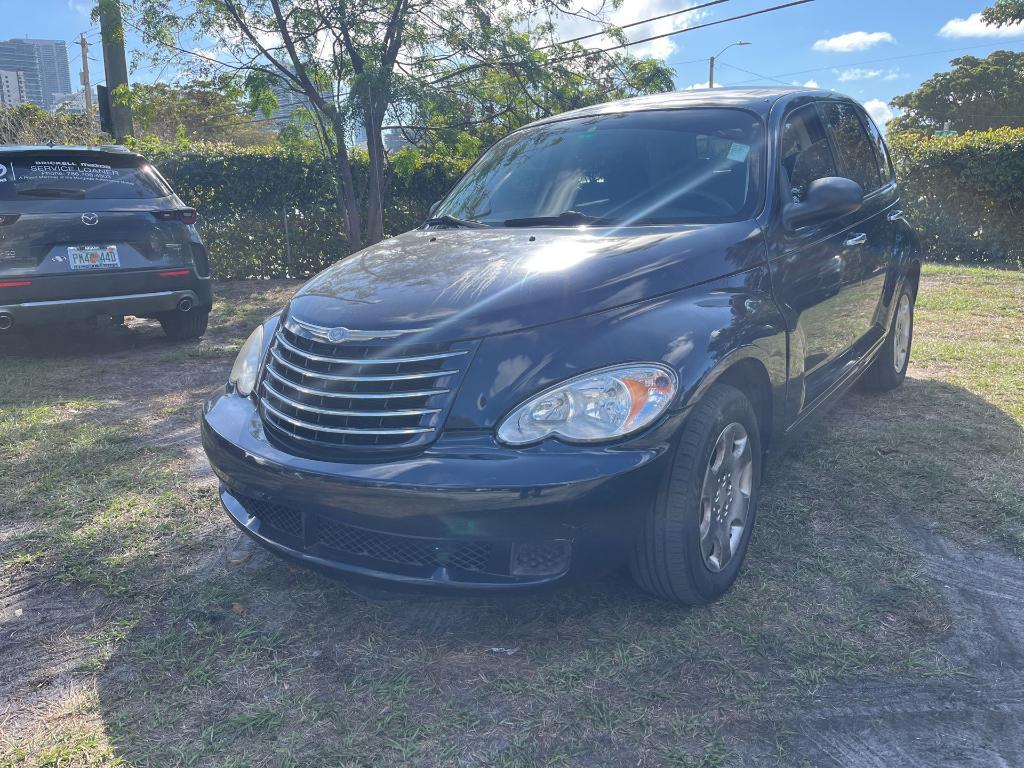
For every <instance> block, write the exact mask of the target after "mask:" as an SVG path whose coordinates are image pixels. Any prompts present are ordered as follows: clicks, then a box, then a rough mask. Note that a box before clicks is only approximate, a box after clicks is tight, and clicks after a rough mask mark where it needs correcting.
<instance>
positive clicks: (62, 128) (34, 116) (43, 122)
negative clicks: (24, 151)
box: [0, 104, 110, 144]
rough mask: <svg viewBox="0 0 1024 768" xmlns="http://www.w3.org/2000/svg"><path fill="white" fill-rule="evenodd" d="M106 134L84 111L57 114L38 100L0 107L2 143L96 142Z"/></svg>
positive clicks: (0, 138)
mask: <svg viewBox="0 0 1024 768" xmlns="http://www.w3.org/2000/svg"><path fill="white" fill-rule="evenodd" d="M104 136H105V134H101V133H99V132H98V131H97V130H96V128H94V127H93V125H92V123H91V121H90V120H89V118H88V117H87V116H86V115H84V114H80V113H74V112H61V113H58V114H55V115H54V114H50V113H49V112H47V111H46V110H45V109H42V108H41V107H38V106H36V105H35V104H19V105H18V106H16V107H0V144H51V143H52V144H95V143H98V142H100V141H102V140H103V137H104ZM106 138H107V140H109V138H110V137H109V136H108V137H106Z"/></svg>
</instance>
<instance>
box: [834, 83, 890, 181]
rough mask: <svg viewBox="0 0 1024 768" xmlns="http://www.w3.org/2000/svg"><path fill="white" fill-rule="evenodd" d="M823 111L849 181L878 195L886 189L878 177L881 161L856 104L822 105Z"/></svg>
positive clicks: (838, 102)
mask: <svg viewBox="0 0 1024 768" xmlns="http://www.w3.org/2000/svg"><path fill="white" fill-rule="evenodd" d="M821 111H822V115H823V117H824V118H825V124H826V125H827V126H828V129H829V131H831V132H832V138H833V140H834V141H835V143H836V149H837V150H838V151H839V157H840V159H841V160H842V162H843V167H844V169H845V171H846V173H845V175H846V177H847V178H849V179H853V180H854V181H856V182H857V183H858V184H860V185H861V187H863V188H864V194H865V195H867V194H869V193H871V192H874V191H875V190H876V189H878V188H879V187H880V186H882V180H881V178H880V177H879V175H878V160H877V159H876V158H875V150H874V149H873V148H872V147H871V139H869V138H868V134H867V132H866V131H865V130H864V124H863V123H861V121H860V117H859V116H858V115H857V109H856V108H855V107H854V106H853V105H852V104H847V103H844V102H840V101H828V102H824V103H822V105H821Z"/></svg>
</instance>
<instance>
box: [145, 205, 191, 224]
mask: <svg viewBox="0 0 1024 768" xmlns="http://www.w3.org/2000/svg"><path fill="white" fill-rule="evenodd" d="M153 215H154V216H156V218H157V220H159V221H180V222H181V223H182V224H195V223H196V222H197V221H198V220H199V212H198V211H197V210H196V209H195V208H181V209H179V210H177V211H153Z"/></svg>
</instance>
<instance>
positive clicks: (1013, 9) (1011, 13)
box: [981, 0, 1024, 27]
mask: <svg viewBox="0 0 1024 768" xmlns="http://www.w3.org/2000/svg"><path fill="white" fill-rule="evenodd" d="M981 17H982V18H983V19H984V20H985V22H986V23H987V24H995V25H996V26H997V27H1003V26H1006V25H1007V24H1016V23H1017V22H1019V21H1024V0H996V4H995V5H993V6H992V7H991V8H987V9H985V12H984V13H983V14H982V15H981Z"/></svg>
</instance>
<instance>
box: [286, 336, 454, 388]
mask: <svg viewBox="0 0 1024 768" xmlns="http://www.w3.org/2000/svg"><path fill="white" fill-rule="evenodd" d="M278 341H280V339H278ZM289 351H290V350H289ZM270 354H271V355H273V357H274V359H275V360H276V361H277V362H278V363H281V364H282V365H284V367H285V368H290V369H292V370H293V371H296V372H297V373H301V374H302V375H303V376H312V377H313V378H315V379H326V380H328V381H412V380H413V379H437V378H440V377H442V376H454V375H455V374H457V373H458V371H457V370H454V371H424V372H422V373H403V374H396V375H393V376H378V375H371V376H346V375H343V374H337V373H324V372H321V371H317V370H315V369H313V370H310V369H309V368H303V367H300V366H296V365H294V364H293V363H291V362H289V361H288V360H285V359H284V358H283V357H281V355H280V353H279V352H278V351H277V350H276V349H274V348H271V350H270ZM295 354H302V353H301V352H300V353H295ZM309 359H311V360H315V362H318V363H319V362H325V360H324V358H323V357H321V356H319V355H318V356H317V357H316V358H312V357H311V358H309ZM334 362H335V363H337V364H344V365H352V363H350V362H346V363H342V362H341V361H340V360H335V361H334ZM359 365H364V363H359Z"/></svg>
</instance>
